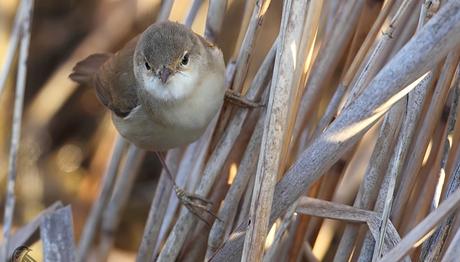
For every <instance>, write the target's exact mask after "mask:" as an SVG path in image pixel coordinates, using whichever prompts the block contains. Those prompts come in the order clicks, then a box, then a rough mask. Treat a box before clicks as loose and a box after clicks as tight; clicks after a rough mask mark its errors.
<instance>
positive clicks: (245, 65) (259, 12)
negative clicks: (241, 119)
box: [231, 0, 271, 95]
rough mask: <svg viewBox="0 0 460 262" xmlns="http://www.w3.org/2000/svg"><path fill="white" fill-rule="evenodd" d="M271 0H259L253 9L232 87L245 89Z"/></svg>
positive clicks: (243, 92) (237, 60)
mask: <svg viewBox="0 0 460 262" xmlns="http://www.w3.org/2000/svg"><path fill="white" fill-rule="evenodd" d="M270 3H271V0H257V1H256V3H255V5H254V10H253V11H252V15H251V19H250V21H249V25H248V28H247V30H246V34H245V35H244V39H243V42H242V44H241V49H240V52H239V54H238V58H237V59H236V71H235V77H234V78H233V84H232V87H231V89H232V90H236V91H242V90H243V83H244V80H245V79H246V76H247V73H248V69H249V63H250V61H251V55H252V53H253V52H252V50H253V48H254V45H255V42H256V40H257V36H258V34H259V32H260V29H261V28H262V25H263V21H264V16H265V13H266V12H267V10H268V8H269V7H270ZM246 92H247V89H246V90H244V91H242V92H241V94H243V95H245V94H246Z"/></svg>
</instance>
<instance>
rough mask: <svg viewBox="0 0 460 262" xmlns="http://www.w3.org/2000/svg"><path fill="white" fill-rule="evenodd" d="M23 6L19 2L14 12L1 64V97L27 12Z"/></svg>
mask: <svg viewBox="0 0 460 262" xmlns="http://www.w3.org/2000/svg"><path fill="white" fill-rule="evenodd" d="M25 4H26V2H25V1H21V2H20V3H19V6H18V7H17V10H16V16H15V17H14V22H13V29H12V30H11V35H10V37H9V41H8V49H7V50H6V56H5V61H4V62H3V63H2V69H1V71H0V96H1V95H2V93H3V89H4V88H5V85H6V80H7V79H8V75H9V73H10V70H11V66H12V65H13V59H14V55H15V54H16V50H17V48H18V43H19V37H20V33H21V24H22V22H23V19H24V17H23V16H24V12H26V11H27V10H26V9H25V8H26V7H27V6H26V5H25Z"/></svg>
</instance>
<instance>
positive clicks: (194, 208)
mask: <svg viewBox="0 0 460 262" xmlns="http://www.w3.org/2000/svg"><path fill="white" fill-rule="evenodd" d="M174 191H175V192H176V196H177V198H178V199H179V201H180V202H181V203H182V204H183V205H184V206H185V207H186V208H187V209H188V210H189V211H190V212H191V213H192V214H194V215H195V216H196V217H198V218H199V219H200V220H201V221H203V222H204V223H206V225H208V226H209V227H211V224H210V223H209V222H208V219H207V218H206V217H207V216H211V217H213V218H214V219H217V220H219V221H222V220H221V219H220V218H219V217H218V216H217V215H215V214H214V213H213V212H212V211H211V206H212V202H211V201H209V200H207V199H205V198H204V197H202V196H199V195H197V194H193V193H189V192H187V191H185V190H183V189H182V188H179V187H178V186H174ZM206 214H207V215H206Z"/></svg>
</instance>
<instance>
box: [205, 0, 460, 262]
mask: <svg viewBox="0 0 460 262" xmlns="http://www.w3.org/2000/svg"><path fill="white" fill-rule="evenodd" d="M459 43H460V1H449V2H447V3H446V4H445V5H444V6H443V7H442V8H441V9H440V10H439V12H438V13H437V14H436V15H435V16H434V17H433V18H432V19H431V20H430V21H429V22H428V23H427V24H426V25H425V26H424V27H423V28H422V30H420V31H419V32H418V33H417V34H416V35H415V36H414V37H413V38H412V39H411V40H410V41H409V42H408V43H407V44H406V45H405V46H404V47H403V48H402V49H401V50H400V51H399V52H398V53H397V54H396V55H395V56H394V57H393V58H392V59H391V60H390V61H389V62H388V63H387V65H386V66H385V67H384V68H383V69H382V70H381V71H380V72H379V73H378V74H377V76H376V77H375V78H374V80H373V81H371V83H370V84H369V86H368V88H366V89H365V90H364V91H363V92H362V94H361V95H360V96H358V97H357V99H356V100H355V102H354V103H352V104H351V105H350V106H349V107H348V108H346V109H344V110H343V111H342V113H341V114H340V115H339V116H338V117H337V119H336V120H335V121H334V122H333V123H332V124H331V125H330V126H329V128H328V129H326V131H325V132H324V133H323V134H322V135H321V136H320V137H318V139H316V140H315V141H314V142H312V144H311V145H310V146H309V147H308V148H307V149H306V150H305V151H304V152H303V153H302V154H301V156H299V159H298V160H297V162H296V163H295V164H294V165H293V167H292V168H291V169H289V170H288V171H287V173H286V175H285V176H284V177H283V178H282V180H281V181H280V182H279V183H278V184H277V186H276V189H275V195H274V204H273V207H272V210H273V211H272V215H271V220H272V222H273V220H274V219H275V218H277V217H279V215H280V214H281V213H282V212H284V211H285V210H286V208H287V207H289V206H290V204H292V203H293V202H294V201H295V200H296V199H297V198H298V197H299V196H300V195H301V194H302V193H303V192H304V191H305V190H306V189H307V188H308V186H309V185H311V184H312V183H313V182H314V181H316V179H317V178H318V177H320V176H321V175H322V174H323V172H324V171H325V170H326V169H328V168H329V167H330V166H331V165H332V164H334V163H335V162H336V161H337V160H338V159H339V158H340V157H341V156H342V155H343V154H344V153H345V152H346V151H347V149H349V148H350V147H351V146H352V145H353V144H354V143H356V141H357V140H358V139H359V138H360V137H361V135H362V134H363V133H364V132H365V131H367V130H368V129H369V127H370V126H371V125H372V124H373V123H375V121H376V120H377V119H378V118H379V117H380V116H382V115H383V114H384V113H385V112H386V111H387V110H388V109H389V107H390V106H391V105H393V104H394V103H396V102H397V101H398V100H399V99H401V98H403V97H404V96H405V95H407V93H408V92H409V91H411V90H412V89H413V88H414V87H415V86H416V84H417V83H418V82H419V81H420V80H421V78H420V75H423V73H424V72H426V71H427V70H429V69H430V68H431V67H432V66H434V65H435V64H436V63H437V62H439V61H440V60H441V59H442V58H443V57H445V56H446V55H447V53H448V52H449V51H451V50H452V49H453V48H454V47H456V46H457V45H458V44H459ZM417 78H419V79H418V80H417ZM415 80H417V81H415ZM413 81H415V83H412V84H410V83H411V82H413ZM408 84H410V85H409V86H407V87H406V85H408ZM383 86H385V88H382V87H383ZM244 231H245V226H244V225H241V226H240V227H238V228H237V229H236V230H235V231H234V233H233V234H232V235H231V236H230V238H229V240H228V241H226V242H225V243H224V246H223V247H222V248H221V249H220V250H219V251H218V252H217V254H216V255H215V256H214V257H213V259H214V260H215V261H219V260H220V259H224V258H225V259H227V260H235V259H237V258H238V257H239V255H240V252H241V249H242V244H243V241H242V239H243V235H244Z"/></svg>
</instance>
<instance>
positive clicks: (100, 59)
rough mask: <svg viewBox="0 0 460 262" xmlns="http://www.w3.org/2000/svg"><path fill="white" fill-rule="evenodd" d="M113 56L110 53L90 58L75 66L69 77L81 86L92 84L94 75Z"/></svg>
mask: <svg viewBox="0 0 460 262" xmlns="http://www.w3.org/2000/svg"><path fill="white" fill-rule="evenodd" d="M111 56H112V54H109V53H100V54H92V55H90V56H88V57H87V58H85V59H83V60H81V61H80V62H78V63H77V64H76V65H75V67H74V68H73V71H72V73H71V74H70V75H69V77H70V79H72V80H73V81H75V82H77V83H79V84H90V83H91V81H92V78H93V75H94V74H95V73H96V72H97V70H98V69H99V67H101V66H102V65H103V64H104V63H105V62H106V61H107V60H108V59H109V58H110V57H111Z"/></svg>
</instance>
